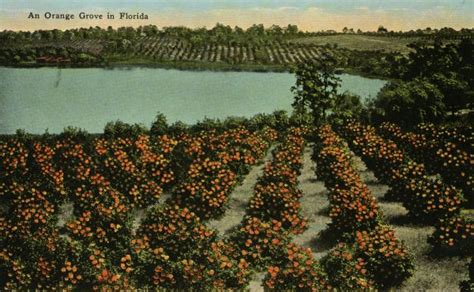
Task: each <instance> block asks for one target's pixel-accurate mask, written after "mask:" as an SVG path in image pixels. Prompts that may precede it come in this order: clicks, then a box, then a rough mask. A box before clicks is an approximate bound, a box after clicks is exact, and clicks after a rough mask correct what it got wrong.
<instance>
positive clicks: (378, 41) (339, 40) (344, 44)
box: [292, 34, 417, 53]
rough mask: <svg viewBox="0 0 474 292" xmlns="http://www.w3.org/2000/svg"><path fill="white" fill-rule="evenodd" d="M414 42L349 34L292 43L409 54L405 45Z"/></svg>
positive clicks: (408, 39)
mask: <svg viewBox="0 0 474 292" xmlns="http://www.w3.org/2000/svg"><path fill="white" fill-rule="evenodd" d="M415 41H417V39H416V38H392V37H377V36H366V35H350V34H338V35H329V36H315V37H306V38H301V39H295V40H292V42H295V43H301V44H314V45H320V46H322V45H326V44H330V45H334V44H337V46H338V47H339V48H346V49H350V50H358V51H377V50H384V51H387V52H390V51H397V52H401V53H408V52H410V49H409V48H408V47H407V45H408V44H410V43H413V42H415Z"/></svg>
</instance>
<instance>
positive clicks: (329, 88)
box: [291, 56, 341, 126]
mask: <svg viewBox="0 0 474 292" xmlns="http://www.w3.org/2000/svg"><path fill="white" fill-rule="evenodd" d="M295 74H296V84H295V85H294V86H293V87H292V88H291V90H292V91H293V93H294V94H295V99H294V102H293V108H294V110H295V112H296V113H305V112H308V111H309V112H310V113H311V114H312V116H313V124H314V125H315V126H319V125H321V124H323V123H324V122H326V117H327V114H328V110H331V109H332V107H333V105H334V102H335V100H336V98H337V88H338V87H339V86H340V82H341V80H340V79H339V78H338V77H336V76H335V75H334V59H332V58H330V57H328V56H326V58H324V60H322V61H321V62H320V63H316V62H308V63H301V64H300V65H299V66H298V68H297V69H296V71H295Z"/></svg>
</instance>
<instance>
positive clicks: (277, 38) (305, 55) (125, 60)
mask: <svg viewBox="0 0 474 292" xmlns="http://www.w3.org/2000/svg"><path fill="white" fill-rule="evenodd" d="M335 34H341V33H338V32H336V31H332V30H330V31H321V32H303V31H301V30H300V29H299V28H298V27H297V26H296V25H288V26H285V27H280V26H278V25H273V26H270V27H264V26H263V25H262V24H259V25H256V24H255V25H252V26H251V27H249V28H247V29H242V28H240V27H237V26H236V27H230V26H228V25H223V24H217V25H216V26H214V27H213V28H210V29H207V28H195V29H191V28H187V27H164V28H158V27H157V26H155V25H147V26H140V27H137V28H133V27H120V28H117V29H114V28H112V27H108V28H100V27H90V28H78V29H69V30H64V31H63V30H57V29H53V30H37V31H34V32H29V31H20V32H14V31H3V32H0V64H2V65H9V66H43V65H60V66H69V65H70V66H105V65H107V64H112V65H113V64H116V63H118V64H126V65H152V66H155V65H157V66H164V65H165V66H167V67H176V68H183V69H186V68H198V69H214V68H216V69H222V68H227V69H231V70H234V69H238V70H259V71H269V70H277V71H281V70H290V69H291V68H292V67H295V66H296V65H297V64H299V63H304V62H307V61H311V60H324V59H326V58H331V59H334V60H336V66H337V67H338V68H340V69H341V71H342V70H345V71H349V72H351V73H357V74H365V75H371V76H377V77H390V78H401V75H403V74H404V73H402V71H403V68H402V67H403V66H404V63H403V62H406V55H403V54H401V53H397V52H387V51H382V50H371V51H361V50H351V49H347V48H344V47H341V46H338V45H337V44H332V45H331V44H326V45H317V44H315V43H312V42H310V41H309V42H300V41H299V40H302V39H305V38H308V37H314V36H324V35H335ZM342 34H347V35H351V34H360V35H377V36H383V37H408V38H410V37H415V36H418V37H420V38H413V42H423V39H425V38H426V39H428V40H429V42H430V46H432V45H433V43H435V42H436V43H440V42H441V41H443V40H452V39H461V40H471V39H472V38H471V37H472V35H473V34H474V31H473V30H472V29H461V30H454V29H452V28H443V29H439V30H437V29H430V28H427V29H424V30H416V31H408V32H393V31H389V30H388V29H386V28H384V27H383V26H380V27H379V29H378V30H377V31H375V32H362V31H361V30H357V31H354V29H352V28H347V27H345V28H343V29H342ZM432 38H434V40H431V39H432ZM450 42H453V41H450ZM456 42H459V41H456ZM425 43H426V42H425ZM419 45H421V44H414V45H412V50H416V46H419ZM422 45H424V44H422Z"/></svg>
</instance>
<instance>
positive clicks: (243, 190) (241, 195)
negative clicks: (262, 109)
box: [206, 147, 273, 236]
mask: <svg viewBox="0 0 474 292" xmlns="http://www.w3.org/2000/svg"><path fill="white" fill-rule="evenodd" d="M272 149H273V147H272V148H271V149H270V150H269V151H268V153H267V155H266V156H265V158H264V159H263V163H261V164H259V165H256V166H253V167H252V168H251V169H250V172H249V173H248V174H247V175H246V176H245V178H244V180H243V181H242V182H241V183H240V184H239V185H238V186H237V187H236V188H235V189H234V190H233V191H232V193H231V194H230V199H229V208H228V209H227V210H226V212H225V214H224V216H223V217H221V218H218V219H215V220H210V221H209V222H207V223H206V225H207V226H209V227H210V228H215V229H217V231H219V234H220V236H225V235H227V234H228V233H229V232H230V231H232V229H234V228H235V227H237V226H238V225H239V224H240V222H242V219H243V218H244V216H245V209H246V208H247V205H248V203H249V200H250V198H252V196H253V189H254V186H255V184H256V183H257V179H258V178H259V177H260V175H261V174H262V173H263V168H264V167H265V163H267V162H268V161H270V160H271V159H272V154H271V150H272Z"/></svg>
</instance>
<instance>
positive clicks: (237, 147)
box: [0, 122, 474, 291]
mask: <svg viewBox="0 0 474 292" xmlns="http://www.w3.org/2000/svg"><path fill="white" fill-rule="evenodd" d="M472 133H473V132H472V128H470V127H469V126H463V127H459V128H457V129H454V130H453V129H447V128H443V127H435V126H433V125H419V126H418V127H417V129H416V131H414V132H405V131H402V130H401V129H400V128H399V127H398V126H396V125H394V124H389V123H386V124H383V125H381V126H380V127H377V128H374V127H371V126H365V125H362V124H360V123H358V122H349V123H346V124H344V125H339V126H333V127H331V126H330V125H325V126H322V127H320V128H311V127H308V126H298V125H293V126H290V125H285V126H281V125H279V126H276V125H274V127H269V126H268V125H266V126H263V125H260V126H252V127H247V126H244V125H243V124H242V125H239V124H234V125H232V126H229V127H227V128H222V127H221V128H217V127H216V128H212V127H210V128H208V129H206V130H202V131H189V130H188V131H186V130H181V131H176V129H175V130H174V131H169V132H167V130H164V132H162V133H159V134H158V133H157V134H148V133H139V132H137V133H135V134H130V133H128V134H126V135H121V134H120V133H118V132H117V133H114V134H113V135H112V134H108V135H103V136H102V135H99V136H97V135H96V136H88V135H84V134H80V133H75V134H74V133H69V134H68V133H65V134H62V135H51V136H43V137H28V136H18V137H17V136H8V137H3V138H2V140H1V141H0V158H1V160H0V197H1V199H2V208H1V210H0V211H1V212H0V229H1V231H2V232H1V233H0V243H1V250H0V288H1V289H2V290H12V289H18V290H26V289H47V290H50V289H52V288H65V287H69V288H75V289H112V288H117V289H136V288H145V289H146V288H148V289H149V288H175V289H189V288H193V289H200V290H202V289H216V288H218V289H221V288H226V289H244V288H250V289H251V290H252V291H258V290H262V289H264V288H265V289H276V290H281V289H308V290H332V289H339V290H354V289H370V288H375V289H387V288H393V287H399V288H401V289H409V290H419V289H423V290H424V289H442V290H456V289H458V287H459V284H460V282H461V281H463V280H468V278H469V274H468V267H467V264H468V263H469V256H470V255H472V253H473V247H474V230H473V228H472V227H473V226H472V224H473V220H474V218H473V217H472V207H473V193H472V187H471V186H472V183H473V180H474V174H473V172H472V170H473V169H474V168H473V165H472V163H473V154H472V141H473V136H472ZM472 280H473V279H472V278H471V284H470V285H472Z"/></svg>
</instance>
